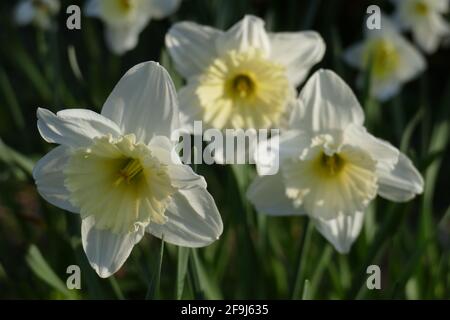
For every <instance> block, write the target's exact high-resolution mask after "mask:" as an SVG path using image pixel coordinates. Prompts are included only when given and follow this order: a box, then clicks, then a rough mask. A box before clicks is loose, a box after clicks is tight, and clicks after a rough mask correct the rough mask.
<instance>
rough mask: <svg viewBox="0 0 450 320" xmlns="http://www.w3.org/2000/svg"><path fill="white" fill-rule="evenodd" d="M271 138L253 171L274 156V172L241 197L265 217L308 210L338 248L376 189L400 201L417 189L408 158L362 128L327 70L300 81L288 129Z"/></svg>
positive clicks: (343, 87) (348, 97) (355, 228)
mask: <svg viewBox="0 0 450 320" xmlns="http://www.w3.org/2000/svg"><path fill="white" fill-rule="evenodd" d="M277 139H279V140H280V143H279V148H278V149H277V148H272V149H271V150H268V149H267V148H266V146H263V145H261V146H260V148H261V150H258V152H259V158H258V163H257V169H258V172H263V171H266V170H267V168H265V167H266V166H270V165H271V161H272V159H274V154H273V153H276V154H279V157H280V159H279V161H280V172H279V173H278V174H276V175H272V176H259V177H257V178H256V179H255V180H254V181H253V183H252V184H251V186H250V188H249V190H248V193H247V196H248V198H249V200H250V201H251V202H252V203H253V204H254V205H255V207H256V208H257V209H258V211H259V212H261V213H265V214H268V215H276V216H278V215H308V216H309V217H310V218H311V219H312V221H313V222H314V224H315V226H316V228H317V230H319V232H320V233H321V234H322V235H323V236H324V237H325V238H326V239H328V241H330V242H331V243H332V244H333V246H334V247H335V248H336V249H337V250H338V251H339V252H341V253H346V252H348V251H349V250H350V247H351V245H352V243H353V241H354V240H355V239H356V237H357V236H358V234H359V232H360V231H361V227H362V223H363V218H364V210H365V209H366V208H367V206H368V205H369V203H370V202H371V201H372V200H373V199H374V198H375V197H376V195H377V194H378V195H380V196H381V197H383V198H386V199H389V200H392V201H399V202H402V201H408V200H410V199H412V198H413V197H414V196H415V195H416V194H420V193H421V192H422V190H423V180H422V177H421V175H420V174H419V173H418V171H417V170H416V169H415V168H414V166H413V164H412V163H411V161H410V160H409V159H408V158H407V157H406V156H405V155H404V154H402V153H400V152H399V151H398V150H397V149H396V148H395V147H393V146H392V145H390V144H389V143H387V142H385V141H383V140H380V139H378V138H376V137H374V136H372V135H371V134H370V133H368V132H367V131H366V129H365V128H364V113H363V111H362V108H361V106H360V104H359V103H358V101H357V99H356V97H355V95H354V94H353V92H352V90H351V89H350V88H349V87H348V86H347V84H345V82H344V81H343V80H342V79H341V78H339V76H338V75H336V74H335V73H334V72H332V71H329V70H319V71H317V72H316V73H315V74H314V75H313V76H312V77H311V79H310V80H309V81H308V82H307V83H306V85H305V87H304V88H303V90H302V91H301V93H300V96H299V98H298V100H297V103H296V105H295V107H294V110H293V112H292V115H291V117H290V119H289V130H287V131H285V132H284V133H282V134H281V136H280V137H279V138H278V137H277ZM269 143H270V142H269ZM272 145H273V144H272ZM264 152H266V154H264Z"/></svg>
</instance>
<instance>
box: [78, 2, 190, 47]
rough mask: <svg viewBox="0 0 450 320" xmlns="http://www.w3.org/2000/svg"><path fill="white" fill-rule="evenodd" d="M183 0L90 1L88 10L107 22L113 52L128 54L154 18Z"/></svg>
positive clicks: (176, 6) (170, 12)
mask: <svg viewBox="0 0 450 320" xmlns="http://www.w3.org/2000/svg"><path fill="white" fill-rule="evenodd" d="M180 3H181V0H88V2H87V5H86V8H85V13H86V15H87V16H90V17H97V18H99V19H101V20H102V21H103V23H105V37H106V41H107V44H108V46H109V48H110V49H111V51H112V52H114V53H116V54H119V55H121V54H124V53H125V52H127V51H129V50H132V49H134V48H135V47H136V45H137V44H138V39H139V34H140V33H141V31H142V30H143V29H144V28H145V27H146V26H147V24H148V23H149V22H150V19H152V18H155V19H162V18H165V17H167V16H169V15H171V14H172V13H173V12H175V11H176V10H177V9H178V7H179V5H180Z"/></svg>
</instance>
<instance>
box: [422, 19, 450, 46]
mask: <svg viewBox="0 0 450 320" xmlns="http://www.w3.org/2000/svg"><path fill="white" fill-rule="evenodd" d="M449 33H450V28H449V25H448V23H447V22H446V21H445V20H444V19H443V18H442V17H441V16H440V15H439V14H438V13H431V14H430V16H429V18H427V19H426V20H425V21H421V22H419V23H417V24H416V25H414V26H413V35H414V40H415V41H416V42H417V43H418V44H419V46H420V47H421V48H422V49H423V50H424V51H425V52H427V53H433V52H435V51H436V50H437V49H438V47H439V44H440V41H441V38H442V36H444V35H445V34H449Z"/></svg>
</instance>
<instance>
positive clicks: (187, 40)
mask: <svg viewBox="0 0 450 320" xmlns="http://www.w3.org/2000/svg"><path fill="white" fill-rule="evenodd" d="M166 46H167V48H168V50H169V53H170V55H171V57H172V59H173V60H174V63H175V67H176V69H177V70H178V71H179V72H180V74H181V75H182V76H183V77H184V78H186V79H187V85H186V86H185V87H183V88H182V89H181V90H180V92H179V98H180V106H181V110H180V112H181V121H182V124H183V125H184V126H185V127H186V128H188V129H190V130H192V126H193V122H194V121H195V120H197V121H203V124H204V127H205V128H206V127H210V128H215V129H225V128H230V129H238V128H242V129H248V128H253V129H260V128H269V127H278V126H279V125H280V121H281V119H282V115H283V114H284V113H285V112H286V108H287V105H288V102H289V100H290V99H291V98H294V97H295V90H294V89H295V87H296V86H297V85H299V84H300V83H301V82H302V81H303V80H304V79H305V77H306V75H307V74H308V72H309V70H310V68H311V67H312V66H314V65H315V64H316V63H318V62H319V61H320V60H321V59H322V57H323V55H324V52H325V44H324V41H323V40H322V38H321V36H320V35H319V34H318V33H317V32H312V31H307V32H292V33H288V32H286V33H268V32H266V30H265V29H264V21H263V20H261V19H260V18H257V17H255V16H250V15H247V16H245V17H244V18H243V19H242V20H241V21H239V22H238V23H236V24H235V25H234V26H233V27H231V28H230V29H229V30H228V31H225V32H224V31H221V30H217V29H214V28H211V27H208V26H202V25H198V24H196V23H193V22H181V23H177V24H175V25H174V26H173V27H172V28H171V29H170V30H169V32H168V34H167V35H166Z"/></svg>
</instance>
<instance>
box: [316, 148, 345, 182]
mask: <svg viewBox="0 0 450 320" xmlns="http://www.w3.org/2000/svg"><path fill="white" fill-rule="evenodd" d="M318 162H319V163H318V164H319V169H320V171H321V172H322V174H325V175H327V176H331V177H333V176H336V175H338V174H339V173H340V172H341V171H342V169H343V168H344V166H345V160H344V159H343V158H342V157H341V156H339V155H338V154H337V153H335V154H333V155H331V156H328V155H326V154H325V153H322V155H321V156H320V158H319V161H318Z"/></svg>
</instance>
